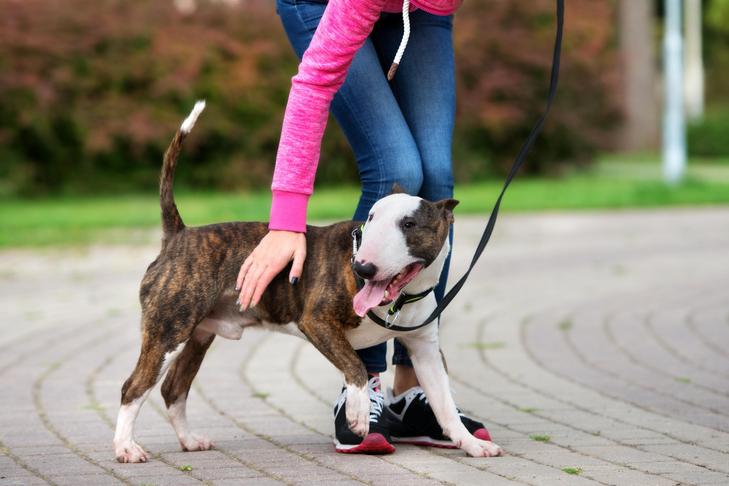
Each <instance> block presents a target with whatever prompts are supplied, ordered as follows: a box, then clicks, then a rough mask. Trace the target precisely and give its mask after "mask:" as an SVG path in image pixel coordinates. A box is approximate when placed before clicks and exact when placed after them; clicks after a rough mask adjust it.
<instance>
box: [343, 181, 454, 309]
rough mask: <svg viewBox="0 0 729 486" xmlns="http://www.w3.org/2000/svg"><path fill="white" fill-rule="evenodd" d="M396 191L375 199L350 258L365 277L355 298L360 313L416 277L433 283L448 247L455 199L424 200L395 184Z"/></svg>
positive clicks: (386, 300)
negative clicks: (354, 252) (360, 238)
mask: <svg viewBox="0 0 729 486" xmlns="http://www.w3.org/2000/svg"><path fill="white" fill-rule="evenodd" d="M394 191H395V192H394V193H393V194H391V195H389V196H387V197H385V198H382V199H380V200H379V201H377V202H376V203H375V205H374V206H373V207H372V210H370V212H369V215H368V218H367V222H366V223H365V226H364V229H363V231H362V243H361V246H360V248H359V250H358V251H357V255H356V257H355V261H354V270H355V272H356V273H357V274H358V275H359V276H360V277H362V278H363V279H364V280H365V285H364V287H363V288H362V289H361V290H360V291H359V292H358V293H357V294H356V295H355V297H354V310H355V312H356V313H357V315H360V316H364V315H365V314H366V313H367V311H368V310H369V309H371V308H373V307H378V306H381V305H386V304H389V303H390V302H392V301H393V300H395V299H396V298H397V297H398V296H399V295H400V293H401V292H402V291H403V290H404V289H405V287H407V286H408V284H410V283H411V282H413V281H414V280H415V279H416V278H417V279H418V281H420V280H428V281H427V282H425V281H424V282H419V283H422V284H425V286H426V287H425V288H427V287H428V286H432V285H435V284H436V283H437V282H438V277H439V276H440V272H441V269H442V266H443V263H444V261H445V257H446V256H447V254H448V251H449V250H450V247H449V242H448V232H449V230H450V226H451V223H452V222H453V208H454V207H456V205H457V204H458V201H456V200H454V199H444V200H442V201H438V202H428V201H426V200H424V199H422V198H419V197H415V196H409V195H407V194H405V193H403V192H401V190H400V189H399V188H398V187H397V186H396V187H395V189H394ZM434 262H435V265H433V267H431V264H433V263H434ZM436 266H437V268H435V267H436ZM424 269H427V270H425V271H424ZM418 277H421V278H418ZM418 290H424V289H418Z"/></svg>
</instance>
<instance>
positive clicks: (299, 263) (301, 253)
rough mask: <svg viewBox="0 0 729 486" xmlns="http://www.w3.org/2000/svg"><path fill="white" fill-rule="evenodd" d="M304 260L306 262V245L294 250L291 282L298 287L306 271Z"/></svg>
mask: <svg viewBox="0 0 729 486" xmlns="http://www.w3.org/2000/svg"><path fill="white" fill-rule="evenodd" d="M304 260H306V245H301V246H299V247H297V248H296V250H294V262H293V263H292V264H291V272H290V273H289V282H291V284H292V285H296V283H297V282H298V281H299V278H301V274H302V273H303V271H304Z"/></svg>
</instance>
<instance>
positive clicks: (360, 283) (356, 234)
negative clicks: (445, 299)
mask: <svg viewBox="0 0 729 486" xmlns="http://www.w3.org/2000/svg"><path fill="white" fill-rule="evenodd" d="M363 227H364V225H361V226H358V227H356V228H355V229H353V230H352V258H351V259H350V263H351V265H352V267H354V258H355V256H356V255H357V250H359V247H360V245H361V244H362V228H363ZM352 273H354V279H355V281H356V282H357V290H361V289H362V287H364V285H365V281H364V279H362V278H361V277H360V276H359V275H357V272H355V271H354V268H352ZM434 288H435V287H431V288H429V289H427V290H424V291H422V292H420V293H417V294H408V293H405V292H400V295H399V296H398V297H397V299H395V301H394V302H393V303H392V305H390V307H389V308H388V309H387V318H386V319H383V318H381V317H380V316H378V315H377V314H375V313H374V312H373V311H372V310H370V311H368V312H367V317H369V318H370V319H372V321H373V322H374V323H375V324H377V325H378V326H382V327H384V328H387V329H390V330H393V331H414V330H415V329H419V327H416V328H413V327H406V326H396V325H395V319H397V315H398V314H399V313H400V311H401V310H402V308H403V307H404V306H405V305H406V304H412V303H414V302H418V301H419V300H423V299H424V298H426V297H427V296H428V294H430V293H431V292H432V291H433V289H434ZM393 316H395V317H394V319H393V320H392V322H390V318H391V317H393Z"/></svg>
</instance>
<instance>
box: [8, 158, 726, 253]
mask: <svg viewBox="0 0 729 486" xmlns="http://www.w3.org/2000/svg"><path fill="white" fill-rule="evenodd" d="M641 157H642V156H638V157H633V158H632V159H630V158H627V159H626V158H621V159H619V160H614V159H612V160H611V159H606V160H605V161H603V162H601V163H599V164H597V166H596V167H595V168H593V169H592V170H590V171H587V172H584V171H583V172H575V173H573V174H571V175H568V176H565V177H563V178H559V179H535V178H530V179H528V178H517V179H516V180H515V181H514V183H513V184H512V186H511V187H510V189H509V191H508V193H507V195H506V197H505V199H504V202H503V210H504V211H512V212H513V211H545V210H589V209H624V208H650V207H663V206H687V205H711V204H729V164H724V165H720V164H717V165H697V166H693V167H691V170H690V171H689V174H688V177H687V179H686V181H684V182H683V183H681V184H680V185H677V186H669V185H666V184H664V183H663V182H661V181H660V173H659V166H658V165H657V163H656V162H655V161H652V162H651V161H646V160H644V159H643V158H641ZM501 184H502V182H501V181H500V180H489V181H483V182H474V183H467V184H458V185H457V187H456V197H457V198H458V199H459V200H460V201H461V204H460V205H459V206H458V208H456V217H458V216H459V215H464V214H483V215H484V220H485V214H486V213H488V212H489V211H490V210H491V207H492V206H493V203H494V200H495V199H496V196H497V194H498V191H499V189H500V187H501ZM358 194H359V190H358V188H356V187H344V188H336V189H332V188H323V189H320V190H317V191H316V193H315V195H314V197H312V200H311V204H310V208H309V220H310V221H331V220H343V219H347V218H349V217H351V215H352V213H353V212H354V208H355V205H356V203H357V198H358ZM177 203H178V207H179V208H180V212H181V214H182V216H183V219H184V220H185V222H186V224H188V225H200V224H207V223H214V222H221V221H234V220H244V221H256V220H259V221H263V220H266V219H267V217H268V207H269V204H270V194H269V192H268V191H267V190H262V191H259V192H254V193H239V194H235V193H211V192H181V191H180V192H179V194H178V196H177ZM158 227H159V204H158V199H157V195H156V194H139V195H124V196H116V195H114V196H98V197H56V198H46V199H33V200H28V199H2V200H0V248H3V247H5V248H7V247H38V246H50V245H78V244H87V243H95V242H101V243H134V242H140V241H141V242H148V241H149V239H150V232H149V231H148V229H150V228H158Z"/></svg>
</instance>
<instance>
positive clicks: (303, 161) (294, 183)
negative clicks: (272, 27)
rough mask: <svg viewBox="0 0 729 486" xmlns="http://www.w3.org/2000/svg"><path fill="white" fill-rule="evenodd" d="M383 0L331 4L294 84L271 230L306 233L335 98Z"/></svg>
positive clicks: (332, 0) (275, 184) (273, 187)
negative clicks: (312, 195)
mask: <svg viewBox="0 0 729 486" xmlns="http://www.w3.org/2000/svg"><path fill="white" fill-rule="evenodd" d="M384 4H385V0H330V1H329V4H328V5H327V7H326V10H325V11H324V16H323V17H322V19H321V21H320V23H319V27H318V28H317V30H316V32H315V33H314V37H313V39H312V41H311V44H310V45H309V48H308V49H307V50H306V52H305V53H304V57H303V59H302V61H301V64H300V65H299V72H298V74H297V75H296V76H294V78H293V79H292V84H291V92H290V93H289V100H288V103H287V105H286V113H285V116H284V122H283V128H282V129H281V140H280V142H279V147H278V154H277V156H276V168H275V170H274V173H273V184H271V190H272V193H273V197H272V201H271V219H270V223H269V229H272V230H288V231H299V232H305V231H306V209H307V205H308V202H309V196H311V193H312V192H313V190H314V176H315V175H316V168H317V164H318V163H319V154H320V151H321V140H322V137H323V135H324V129H325V128H326V124H327V119H328V116H329V105H330V104H331V102H332V98H334V95H335V94H336V92H337V91H338V90H339V88H340V87H341V86H342V84H343V83H344V80H345V78H346V75H347V70H348V69H349V66H350V65H351V64H352V59H354V56H355V54H356V53H357V51H358V50H359V48H360V47H362V45H363V44H364V42H365V40H367V37H368V36H369V35H370V33H371V32H372V28H373V27H374V25H375V22H377V19H378V18H379V16H380V13H381V12H382V10H383V6H384Z"/></svg>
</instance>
